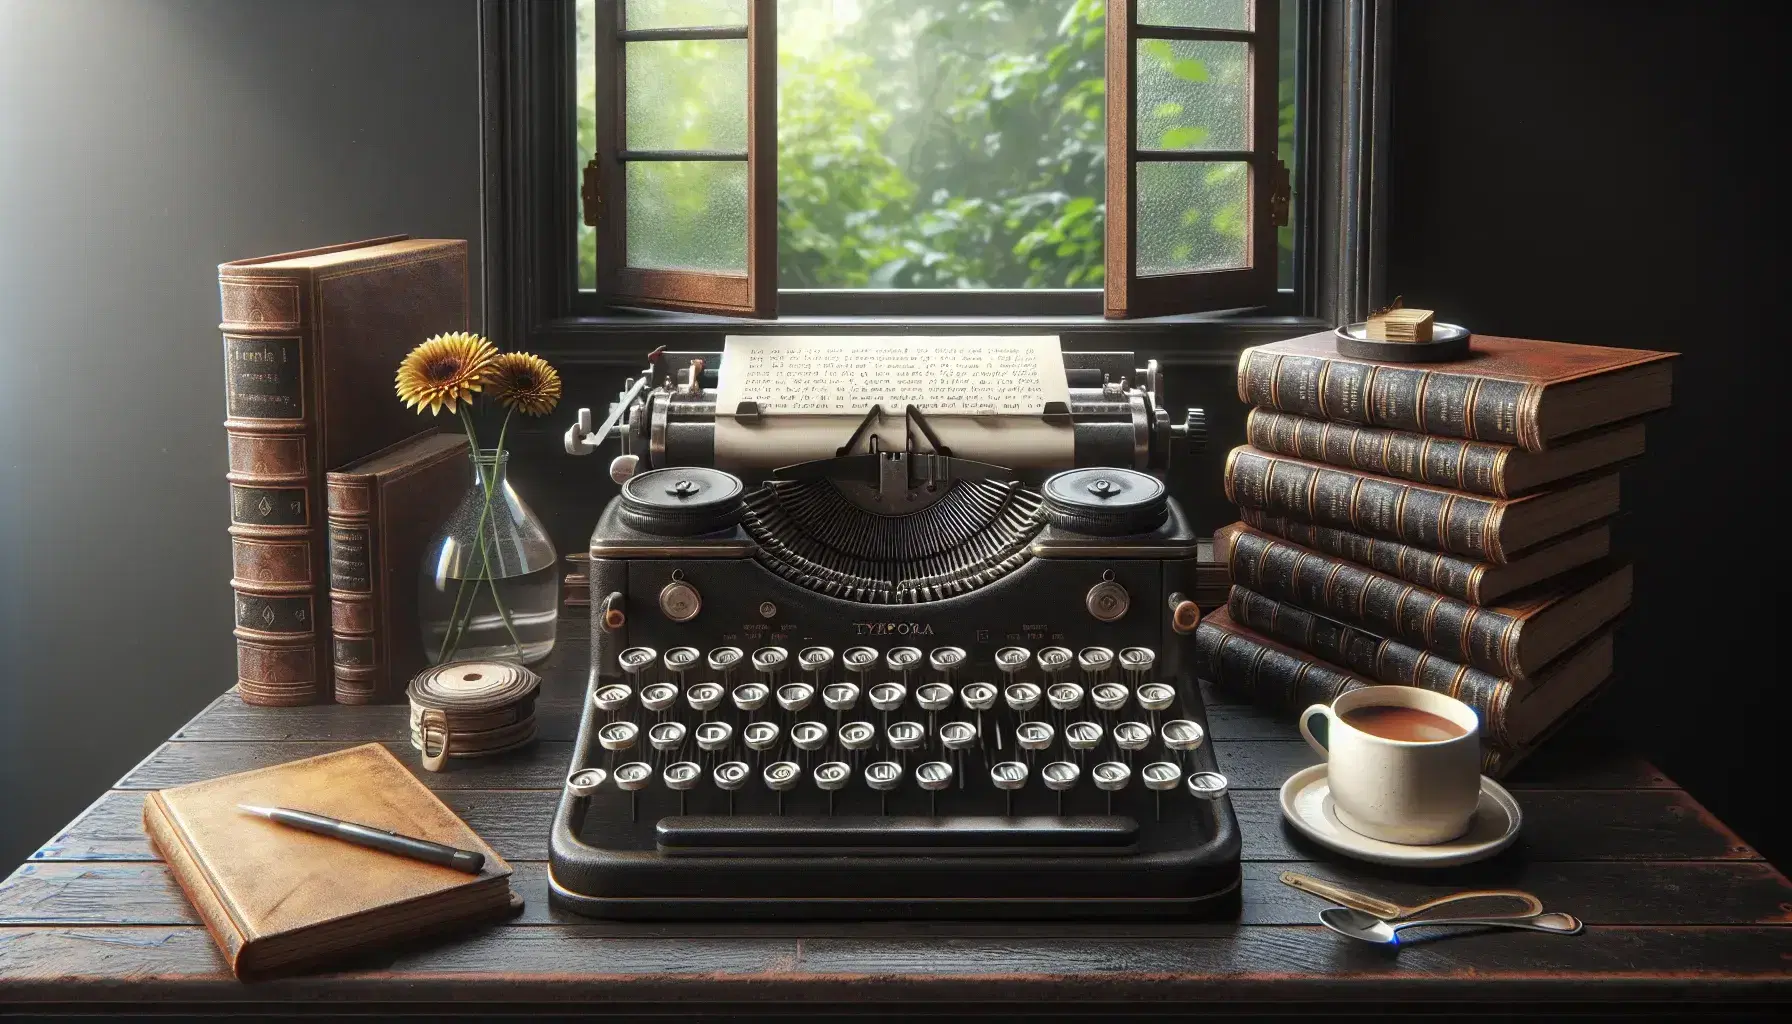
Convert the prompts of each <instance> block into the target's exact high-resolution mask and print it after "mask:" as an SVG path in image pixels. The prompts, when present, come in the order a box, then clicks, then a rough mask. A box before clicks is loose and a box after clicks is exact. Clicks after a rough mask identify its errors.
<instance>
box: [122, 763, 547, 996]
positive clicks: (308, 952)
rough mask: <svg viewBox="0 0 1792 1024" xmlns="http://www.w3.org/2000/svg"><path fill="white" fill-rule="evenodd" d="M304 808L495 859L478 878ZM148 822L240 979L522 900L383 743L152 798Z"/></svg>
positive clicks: (484, 849) (463, 920)
mask: <svg viewBox="0 0 1792 1024" xmlns="http://www.w3.org/2000/svg"><path fill="white" fill-rule="evenodd" d="M238 804H250V805H260V806H270V807H290V808H293V809H295V810H301V811H310V812H312V813H315V814H322V815H326V816H328V817H332V818H339V819H341V820H343V821H353V822H357V823H359V824H363V825H371V826H374V827H376V828H383V829H389V830H391V831H394V832H399V833H402V834H404V835H408V836H415V837H416V838H419V839H428V840H431V841H433V842H437V843H444V844H447V845H449V846H454V847H458V848H460V849H463V850H474V851H477V852H479V853H482V854H484V855H485V867H484V868H483V870H481V871H480V873H479V874H477V875H469V874H465V873H463V872H460V871H456V870H454V869H453V868H448V867H443V866H441V865H438V864H429V863H426V862H424V861H420V860H413V859H411V858H409V857H401V856H398V855H397V854H392V853H386V852H384V851H382V850H373V849H369V848H367V847H364V846H357V845H355V844H353V843H348V842H344V841H342V840H340V839H335V838H331V837H329V836H321V835H314V834H312V833H310V832H302V831H300V830H298V829H295V828H290V827H288V826H285V825H280V824H277V823H275V822H272V821H269V820H267V819H265V818H259V817H255V816H253V815H250V814H248V813H247V812H245V811H243V810H241V809H239V808H238V806H237V805H238ZM143 830H144V832H146V833H147V834H148V835H149V839H150V842H151V843H152V844H153V845H154V846H155V849H156V852H157V853H159V854H161V856H162V859H163V860H165V861H167V862H168V870H169V873H170V874H172V875H173V876H174V879H175V881H176V882H178V883H180V887H181V891H183V892H185V893H186V895H187V899H188V900H190V901H191V902H192V904H193V908H194V909H195V910H197V911H198V912H199V917H200V919H201V920H203V921H204V922H205V927H206V928H207V930H209V931H210V932H211V933H212V938H213V939H214V940H216V941H217V943H218V948H219V949H220V950H222V951H223V953H224V959H225V960H227V961H228V962H229V963H230V969H231V970H232V971H233V972H235V973H236V975H237V976H238V977H245V976H249V975H261V974H268V973H272V972H275V971H287V970H293V969H297V968H300V967H305V966H312V965H316V964H319V963H323V962H325V961H328V960H331V959H334V958H337V957H339V956H343V955H346V954H348V953H351V952H353V951H356V950H360V949H366V948H372V947H376V946H379V945H382V944H385V943H389V942H394V941H398V940H408V939H410V938H412V937H414V936H419V935H423V934H426V933H431V932H436V931H440V930H443V929H447V928H450V927H453V926H456V925H463V924H469V923H471V922H475V921H483V920H489V919H492V918H495V917H500V916H502V915H503V914H504V913H506V912H507V911H509V910H510V909H512V908H513V907H514V906H516V905H518V904H515V903H513V897H512V895H511V892H510V882H509V879H510V865H509V864H507V863H505V861H504V859H503V858H502V857H500V856H498V853H497V851H496V850H493V849H492V848H491V847H490V846H487V845H486V843H485V841H484V840H482V839H480V838H479V836H478V835H476V834H474V832H473V830H472V829H470V828H468V827H467V825H466V823H465V822H463V821H461V820H460V819H459V818H457V817H455V815H454V812H453V811H451V810H449V809H448V807H447V806H446V805H445V804H443V803H442V801H440V800H438V799H436V796H435V794H433V793H431V792H430V791H429V790H428V789H426V788H424V786H423V784H422V783H421V782H418V781H417V779H416V777H415V776H413V775H412V774H411V773H410V772H409V771H408V770H406V769H405V767H404V765H402V764H400V763H399V761H398V758H396V757H393V756H392V753H391V752H390V751H388V750H387V749H386V748H385V747H383V746H381V745H380V744H378V743H368V744H365V745H363V746H359V747H351V748H350V749H348V750H341V751H337V752H336V753H333V754H320V755H318V756H317V757H308V758H305V759H304V760H302V761H292V762H289V763H287V764H281V765H274V766H273V767H271V768H258V769H256V770H254V771H248V772H240V773H238V774H236V775H226V776H224V777H222V778H217V779H210V780H208V781H205V782H195V783H193V784H191V785H186V786H178V787H176V788H174V789H164V790H162V791H160V792H158V793H151V794H149V797H148V798H147V799H145V800H144V802H143Z"/></svg>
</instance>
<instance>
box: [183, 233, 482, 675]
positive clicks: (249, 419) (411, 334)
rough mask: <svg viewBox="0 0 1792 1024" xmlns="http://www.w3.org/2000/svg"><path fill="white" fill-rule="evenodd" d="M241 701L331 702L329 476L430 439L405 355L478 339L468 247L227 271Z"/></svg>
mask: <svg viewBox="0 0 1792 1024" xmlns="http://www.w3.org/2000/svg"><path fill="white" fill-rule="evenodd" d="M218 295H219V302H220V305H221V308H222V323H221V324H220V325H219V329H220V330H221V331H223V333H224V383H225V396H224V401H225V410H226V416H227V418H226V419H225V421H224V432H225V435H226V441H227V447H228V460H229V466H230V472H229V477H228V479H229V481H230V511H231V515H230V538H231V566H232V569H231V580H230V585H231V587H232V588H233V589H234V590H235V591H236V638H237V688H238V690H239V691H240V692H241V694H242V697H243V700H244V701H246V702H248V703H251V704H309V703H311V702H312V701H314V700H317V699H319V698H320V697H324V698H327V696H328V692H329V691H328V685H327V684H328V682H329V679H330V676H329V667H328V666H329V663H330V644H329V627H328V619H327V615H328V611H327V610H326V606H325V597H326V595H325V589H326V588H325V587H324V586H323V585H322V584H323V581H324V580H325V579H326V578H327V577H326V575H325V574H326V573H327V572H328V571H329V552H328V550H327V545H326V543H325V539H324V493H323V477H324V471H325V470H327V469H331V468H334V467H337V466H342V465H346V464H348V463H350V462H353V461H354V460H356V459H359V458H361V457H363V456H366V455H369V454H371V453H373V452H376V451H379V450H380V449H381V448H384V447H386V446H387V445H390V444H392V443H394V442H396V441H399V440H402V439H403V438H405V437H409V436H411V435H413V434H416V433H418V432H419V431H420V430H421V429H422V428H423V427H424V426H425V424H424V423H423V422H422V421H420V420H419V419H418V418H417V416H416V414H415V413H413V412H412V411H411V410H409V409H406V408H405V407H404V406H403V405H402V404H400V403H399V401H398V399H397V398H396V397H394V396H393V394H392V380H393V375H394V374H395V373H396V372H397V369H398V361H399V360H400V359H401V358H403V356H404V354H405V352H407V351H409V350H410V349H411V348H412V347H413V346H415V345H417V344H418V343H419V342H421V341H423V340H424V339H425V338H427V337H429V336H430V335H433V334H440V333H443V332H445V331H464V330H466V328H467V243H466V242H465V241H464V240H461V239H440V238H420V239H411V238H407V237H406V236H403V235H394V236H391V237H388V238H375V239H370V240H368V241H364V242H351V243H348V244H346V245H336V246H329V247H326V248H322V249H308V250H306V251H304V252H293V253H282V254H280V255H278V256H264V257H260V258H258V259H250V260H238V261H235V262H232V263H224V264H220V265H219V267H218Z"/></svg>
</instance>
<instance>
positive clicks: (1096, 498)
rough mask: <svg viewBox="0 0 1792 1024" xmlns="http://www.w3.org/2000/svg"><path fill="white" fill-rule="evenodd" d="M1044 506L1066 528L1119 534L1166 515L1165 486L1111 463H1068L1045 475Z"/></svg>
mask: <svg viewBox="0 0 1792 1024" xmlns="http://www.w3.org/2000/svg"><path fill="white" fill-rule="evenodd" d="M1041 491H1042V493H1043V494H1044V495H1045V512H1046V515H1047V516H1049V517H1050V518H1051V521H1052V525H1053V526H1056V527H1057V528H1058V529H1060V530H1068V531H1070V532H1071V533H1084V534H1090V535H1092V536H1096V537H1123V536H1126V535H1128V534H1133V533H1149V532H1150V531H1152V530H1155V529H1157V528H1158V527H1159V526H1161V525H1163V522H1164V517H1165V516H1167V515H1169V491H1168V490H1167V489H1166V488H1165V487H1164V482H1163V481H1162V480H1159V479H1158V478H1157V477H1154V476H1152V475H1151V474H1149V473H1140V472H1138V471H1137V470H1131V469H1117V468H1112V467H1091V468H1087V469H1072V470H1068V471H1066V472H1063V473H1059V474H1057V475H1056V476H1053V477H1051V478H1049V479H1048V480H1046V482H1045V486H1044V487H1043V488H1042V489H1041Z"/></svg>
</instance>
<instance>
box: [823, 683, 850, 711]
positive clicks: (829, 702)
mask: <svg viewBox="0 0 1792 1024" xmlns="http://www.w3.org/2000/svg"><path fill="white" fill-rule="evenodd" d="M858 702H859V688H858V687H856V686H854V685H853V684H851V683H832V684H830V685H828V686H825V687H822V690H821V703H822V704H823V705H824V706H826V707H827V708H828V710H830V711H851V710H852V708H853V705H854V704H857V703H858Z"/></svg>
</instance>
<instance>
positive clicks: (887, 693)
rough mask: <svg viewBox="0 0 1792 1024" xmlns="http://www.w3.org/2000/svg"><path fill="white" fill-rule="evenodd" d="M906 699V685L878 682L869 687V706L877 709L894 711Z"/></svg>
mask: <svg viewBox="0 0 1792 1024" xmlns="http://www.w3.org/2000/svg"><path fill="white" fill-rule="evenodd" d="M906 699H908V687H906V686H904V685H902V684H901V683H878V684H877V685H876V686H873V687H872V688H871V706H872V707H874V708H876V709H877V710H879V711H894V710H896V709H897V708H899V707H901V706H902V702H903V701H904V700H906Z"/></svg>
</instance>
